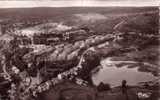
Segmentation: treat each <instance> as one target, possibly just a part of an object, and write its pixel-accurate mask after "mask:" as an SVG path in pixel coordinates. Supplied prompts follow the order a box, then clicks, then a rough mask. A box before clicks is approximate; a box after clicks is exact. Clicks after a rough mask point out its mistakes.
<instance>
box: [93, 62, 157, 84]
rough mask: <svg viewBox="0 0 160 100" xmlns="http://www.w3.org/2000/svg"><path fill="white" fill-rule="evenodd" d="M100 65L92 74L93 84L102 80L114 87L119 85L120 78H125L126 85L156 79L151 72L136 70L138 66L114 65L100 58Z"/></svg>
mask: <svg viewBox="0 0 160 100" xmlns="http://www.w3.org/2000/svg"><path fill="white" fill-rule="evenodd" d="M114 62H115V61H113V63H114ZM101 66H102V68H101V69H100V70H99V71H98V72H96V73H94V74H93V76H92V79H93V83H94V84H95V85H98V84H99V83H100V82H104V83H109V84H110V85H111V87H115V86H119V85H121V81H122V80H127V83H128V85H137V83H139V82H146V81H152V80H154V79H156V77H155V76H154V75H152V74H151V73H147V72H140V71H138V70H137V69H138V66H137V67H134V68H128V67H127V65H125V66H123V67H116V66H115V65H114V64H112V62H111V61H110V60H109V59H104V60H102V61H101Z"/></svg>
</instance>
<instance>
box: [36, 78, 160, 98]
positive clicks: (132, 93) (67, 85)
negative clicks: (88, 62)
mask: <svg viewBox="0 0 160 100" xmlns="http://www.w3.org/2000/svg"><path fill="white" fill-rule="evenodd" d="M153 87H154V88H153ZM157 88H158V86H156V85H155V86H152V89H151V88H150V89H147V88H146V87H140V86H132V87H128V90H127V93H128V98H129V100H158V97H159V92H158V90H157ZM138 93H139V94H138ZM140 94H146V96H144V97H143V96H141V95H140ZM138 95H139V96H138ZM37 100H126V96H125V95H124V94H122V92H121V88H120V87H115V88H112V89H111V90H105V91H98V90H97V89H96V87H92V86H80V85H77V84H74V83H72V82H69V81H66V82H64V83H61V84H58V85H56V86H55V87H53V88H51V89H50V90H49V91H46V92H44V93H41V94H39V96H38V98H37Z"/></svg>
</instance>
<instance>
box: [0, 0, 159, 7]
mask: <svg viewBox="0 0 160 100" xmlns="http://www.w3.org/2000/svg"><path fill="white" fill-rule="evenodd" d="M81 6H82V7H93V6H100V7H108V6H137V7H139V6H160V0H0V8H20V7H81Z"/></svg>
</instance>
